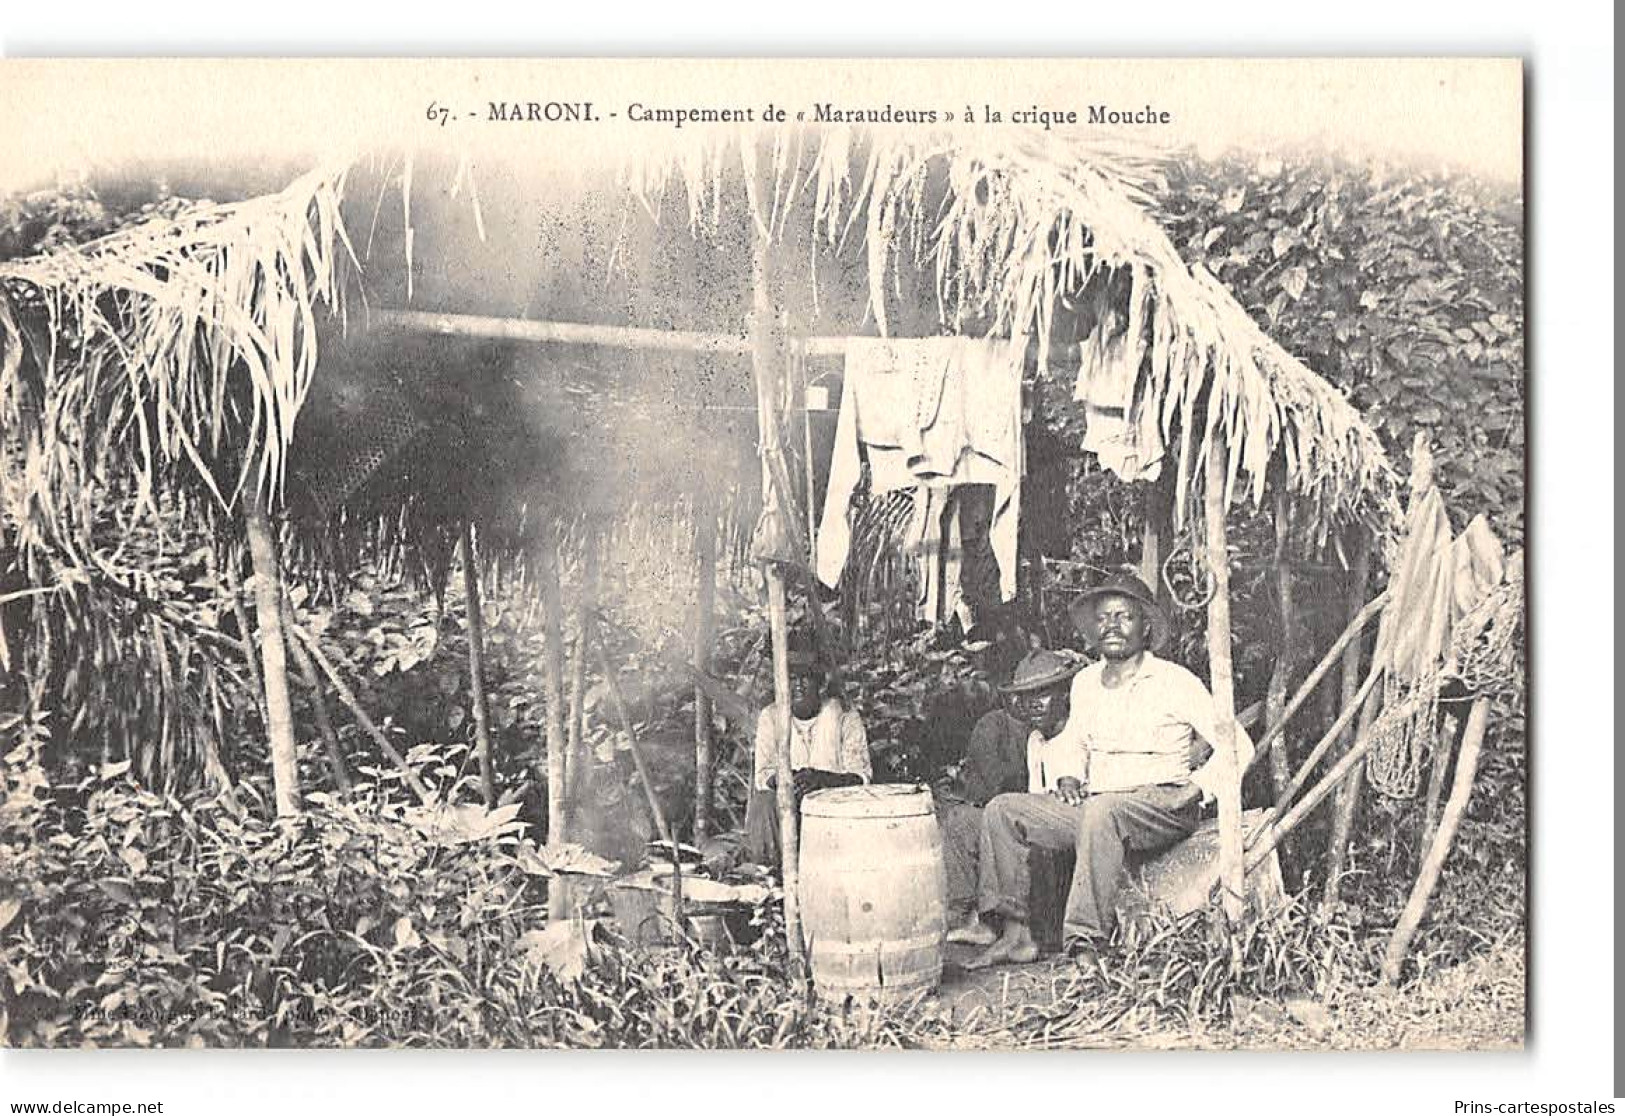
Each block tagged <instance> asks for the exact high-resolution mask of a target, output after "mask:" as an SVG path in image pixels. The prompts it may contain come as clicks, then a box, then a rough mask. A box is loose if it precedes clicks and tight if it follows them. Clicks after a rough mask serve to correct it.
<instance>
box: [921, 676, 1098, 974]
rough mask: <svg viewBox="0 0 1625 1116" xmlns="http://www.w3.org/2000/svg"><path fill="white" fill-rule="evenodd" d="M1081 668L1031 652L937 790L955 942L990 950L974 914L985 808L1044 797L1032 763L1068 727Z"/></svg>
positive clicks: (986, 935) (988, 938)
mask: <svg viewBox="0 0 1625 1116" xmlns="http://www.w3.org/2000/svg"><path fill="white" fill-rule="evenodd" d="M1081 667H1082V664H1081V663H1074V662H1073V661H1072V660H1071V659H1068V658H1066V657H1064V656H1062V655H1059V654H1057V653H1055V652H1054V651H1033V652H1030V653H1029V654H1028V655H1027V656H1026V657H1025V658H1023V659H1022V660H1021V662H1020V663H1019V664H1017V666H1016V670H1015V675H1014V677H1013V678H1012V679H1011V680H1010V683H1009V685H1006V686H1000V687H999V693H1000V694H1002V695H1003V696H1004V702H1005V704H1004V707H1003V708H1001V709H994V710H992V711H990V712H988V713H985V714H983V716H982V718H981V719H980V720H978V721H977V722H976V727H975V728H974V729H972V730H971V736H970V745H969V747H967V748H966V750H965V759H964V761H963V763H962V764H961V765H960V768H959V773H958V776H957V777H956V779H955V780H954V782H953V784H952V785H951V786H949V787H946V788H943V789H941V790H939V792H938V795H937V821H938V824H939V825H941V827H942V852H943V860H944V863H945V865H946V867H947V871H948V915H949V924H950V925H951V926H952V927H954V929H952V930H950V931H949V934H948V940H949V941H951V942H964V943H969V944H972V945H986V944H988V943H989V942H991V941H992V940H993V938H994V933H993V931H992V930H991V929H989V928H988V927H987V926H986V925H984V924H983V923H982V921H981V919H980V918H979V917H978V916H977V911H976V858H977V853H978V849H979V847H980V844H981V838H982V808H983V807H985V806H986V805H987V804H988V802H989V801H990V800H992V799H993V798H994V797H996V796H997V795H1000V794H1008V793H1012V792H1017V793H1019V792H1021V791H1023V790H1032V791H1034V792H1035V793H1041V787H1040V786H1039V785H1038V784H1037V783H1035V782H1033V779H1034V774H1035V769H1034V767H1033V766H1032V762H1031V761H1032V760H1033V759H1034V758H1035V757H1036V756H1037V755H1038V754H1039V752H1040V751H1041V749H1042V748H1043V745H1044V741H1045V740H1046V739H1047V738H1048V737H1050V736H1053V735H1055V733H1056V732H1058V731H1059V730H1060V727H1061V725H1063V724H1064V723H1065V722H1066V710H1067V695H1066V686H1067V683H1068V682H1070V681H1071V680H1072V676H1073V675H1074V674H1076V673H1077V672H1078V670H1079V669H1080V668H1081Z"/></svg>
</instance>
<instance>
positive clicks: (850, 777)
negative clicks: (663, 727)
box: [744, 640, 873, 865]
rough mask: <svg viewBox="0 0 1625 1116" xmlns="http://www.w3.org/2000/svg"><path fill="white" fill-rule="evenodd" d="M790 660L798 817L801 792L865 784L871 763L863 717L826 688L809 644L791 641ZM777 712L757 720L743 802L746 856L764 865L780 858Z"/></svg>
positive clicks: (772, 710) (819, 660)
mask: <svg viewBox="0 0 1625 1116" xmlns="http://www.w3.org/2000/svg"><path fill="white" fill-rule="evenodd" d="M789 661H790V662H789V665H790V769H791V771H792V772H793V775H792V777H793V779H794V790H795V799H796V810H797V813H798V815H799V813H800V809H801V799H802V798H803V796H805V795H808V794H811V793H812V792H813V791H817V790H825V789H827V788H830V787H850V786H856V785H857V784H859V783H867V782H868V781H869V780H870V778H871V777H872V774H873V767H872V766H871V763H870V759H869V734H868V732H867V731H866V730H865V729H864V727H863V718H862V717H861V716H859V715H858V713H857V711H856V710H853V709H848V708H847V707H846V705H845V704H844V703H843V702H842V701H841V699H840V698H839V697H837V696H835V695H834V694H831V693H827V692H826V691H827V688H828V679H829V675H828V672H827V671H826V670H825V666H824V660H823V658H822V657H821V656H820V655H819V654H818V652H817V651H816V650H815V649H814V648H813V646H812V644H811V642H810V641H807V640H798V641H794V642H792V644H791V646H790V650H789ZM776 713H777V709H776V707H775V706H772V705H769V706H768V707H767V708H766V709H764V710H762V712H761V715H760V716H758V717H757V719H756V754H755V765H754V768H753V777H752V779H751V796H750V800H749V801H748V802H747V803H746V806H745V840H744V855H745V858H746V859H748V860H750V861H753V862H754V863H757V864H765V865H776V864H778V863H779V859H780V853H779V811H778V797H777V791H776V789H775V788H776V787H777V783H778V777H777V771H778V761H777V759H776V758H775V757H776V755H777V752H778V739H779V738H778V733H777V731H776V730H777V728H778V724H777V717H776V715H775V714H776Z"/></svg>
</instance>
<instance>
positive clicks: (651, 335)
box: [368, 310, 1078, 366]
mask: <svg viewBox="0 0 1625 1116" xmlns="http://www.w3.org/2000/svg"><path fill="white" fill-rule="evenodd" d="M368 320H369V321H370V322H371V324H373V325H374V326H377V327H378V328H380V329H393V330H399V331H401V332H407V333H436V334H440V335H441V336H445V337H481V338H487V339H490V340H493V341H524V342H529V343H532V344H556V345H601V346H603V347H605V348H612V349H631V350H639V351H645V352H674V353H710V354H716V355H722V356H747V355H749V353H750V351H751V349H750V338H749V336H748V335H747V334H745V333H707V332H699V331H695V330H684V329H648V328H644V327H641V326H612V325H592V324H590V323H587V322H544V321H535V320H532V319H529V318H493V317H486V316H481V315H477V314H441V313H436V312H434V311H427V310H374V311H372V313H371V314H370V316H369V319H368ZM854 340H872V338H856V337H836V336H829V337H804V338H798V339H792V344H799V345H800V348H801V350H802V352H803V353H805V354H806V355H807V356H810V357H842V356H845V355H846V349H847V346H848V345H849V344H851V342H852V341H854ZM1027 350H1028V351H1027V359H1028V363H1032V362H1033V361H1036V360H1037V350H1038V346H1037V343H1036V342H1032V343H1029V345H1028V346H1027ZM1050 362H1051V363H1052V364H1057V365H1061V366H1068V365H1071V366H1076V364H1077V363H1078V345H1077V343H1076V342H1062V343H1059V344H1054V345H1051V346H1050Z"/></svg>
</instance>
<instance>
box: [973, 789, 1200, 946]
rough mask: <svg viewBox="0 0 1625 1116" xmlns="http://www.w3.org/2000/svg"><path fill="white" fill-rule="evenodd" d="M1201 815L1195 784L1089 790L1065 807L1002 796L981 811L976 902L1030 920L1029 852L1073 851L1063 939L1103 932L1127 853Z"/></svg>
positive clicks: (1171, 836)
mask: <svg viewBox="0 0 1625 1116" xmlns="http://www.w3.org/2000/svg"><path fill="white" fill-rule="evenodd" d="M1201 818H1202V792H1201V789H1200V788H1198V787H1197V786H1196V784H1194V783H1158V784H1156V785H1154V786H1148V787H1136V788H1135V789H1133V790H1129V791H1114V792H1109V793H1105V794H1092V795H1090V796H1089V797H1088V798H1086V799H1085V800H1084V803H1083V805H1082V806H1068V805H1067V804H1066V803H1064V802H1062V801H1061V800H1060V799H1059V798H1056V797H1054V796H1053V795H1046V794H1001V795H999V796H998V797H997V798H995V799H994V800H993V801H992V802H989V803H988V804H987V810H986V811H985V812H984V814H983V816H982V834H981V848H980V852H979V856H978V860H979V862H980V863H979V870H980V871H979V882H978V887H977V905H978V906H979V907H980V909H981V910H982V911H984V912H992V913H996V914H1001V915H1004V916H1005V917H1006V918H1013V919H1016V920H1017V921H1020V922H1026V921H1028V917H1029V915H1028V912H1029V894H1030V892H1031V890H1032V876H1031V874H1030V871H1029V869H1028V867H1027V853H1028V850H1029V849H1030V848H1033V847H1037V848H1043V849H1076V850H1077V861H1076V864H1075V866H1074V867H1073V870H1072V890H1071V892H1070V893H1069V894H1068V896H1067V901H1066V915H1065V919H1064V921H1063V923H1062V934H1063V936H1064V937H1065V938H1066V939H1067V940H1071V939H1073V938H1083V939H1088V940H1095V939H1102V938H1105V937H1107V936H1108V935H1109V934H1110V933H1111V930H1112V922H1113V919H1114V917H1115V914H1114V910H1113V904H1114V901H1115V900H1116V898H1117V889H1118V886H1119V884H1120V877H1121V875H1122V872H1123V861H1124V859H1125V857H1126V856H1127V854H1128V853H1129V852H1130V851H1133V852H1138V853H1149V852H1155V851H1157V850H1158V849H1165V848H1167V847H1168V846H1169V845H1172V844H1174V843H1175V842H1177V841H1181V840H1184V839H1185V838H1186V837H1189V836H1190V835H1191V833H1192V831H1194V830H1195V829H1196V826H1197V824H1198V823H1199V822H1200V821H1201Z"/></svg>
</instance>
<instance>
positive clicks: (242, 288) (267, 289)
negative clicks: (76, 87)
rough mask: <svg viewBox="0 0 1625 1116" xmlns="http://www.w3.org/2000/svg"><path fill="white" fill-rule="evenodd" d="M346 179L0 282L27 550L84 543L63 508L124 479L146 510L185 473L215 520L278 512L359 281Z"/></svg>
mask: <svg viewBox="0 0 1625 1116" xmlns="http://www.w3.org/2000/svg"><path fill="white" fill-rule="evenodd" d="M344 177H345V170H344V169H343V168H342V167H340V168H326V169H322V170H317V171H313V172H311V173H309V174H306V175H303V176H302V177H300V178H298V179H296V180H295V181H294V182H292V183H291V184H290V185H289V186H288V187H287V188H286V189H284V190H282V191H281V192H280V193H277V194H272V195H269V196H266V197H259V198H253V199H250V200H248V201H243V202H238V203H233V204H227V205H217V204H212V203H206V202H202V203H196V204H193V205H191V206H189V207H187V208H185V209H184V210H183V211H182V212H180V213H179V214H178V215H176V216H172V217H162V218H155V219H152V220H149V221H146V222H143V223H141V224H137V225H134V226H131V227H129V228H125V229H122V230H120V231H118V232H115V233H113V234H112V235H110V236H107V237H104V238H103V239H101V240H97V241H94V242H91V243H89V244H85V245H81V246H77V247H65V248H60V249H58V250H56V251H53V252H51V253H49V254H47V255H42V256H35V257H30V258H27V259H23V260H18V261H14V262H10V263H6V264H3V265H0V327H3V333H4V344H5V352H4V358H3V366H0V423H4V425H5V426H6V427H7V429H8V430H9V431H11V432H12V435H13V437H15V438H16V443H15V445H16V448H17V449H18V450H19V451H20V453H21V460H20V463H19V464H18V465H17V467H16V468H15V469H13V470H12V471H11V472H10V474H9V478H8V479H9V480H10V481H11V482H12V483H13V484H14V485H16V488H14V489H13V490H10V491H8V492H7V493H6V495H7V497H8V504H9V506H11V507H14V508H23V509H27V510H28V512H29V514H28V515H26V516H24V517H22V518H23V520H24V523H23V530H24V542H25V543H29V542H33V541H36V539H37V535H35V534H33V533H32V532H34V531H36V530H45V531H48V532H50V533H51V534H53V535H55V536H56V537H57V540H58V541H59V542H64V541H65V540H66V538H68V537H70V536H74V535H76V534H77V535H79V536H80V537H81V538H82V537H83V531H84V529H85V527H86V525H85V524H84V523H83V522H74V520H73V516H72V512H71V508H72V505H73V504H74V500H73V499H72V497H73V494H75V493H79V492H83V491H84V490H86V489H88V488H89V487H90V486H91V485H92V484H93V483H94V478H97V477H109V476H111V477H120V478H127V479H128V480H129V482H130V483H131V484H132V485H133V486H134V490H135V492H136V494H137V497H138V499H140V500H141V501H142V502H144V503H146V504H147V505H148V506H149V507H150V506H151V505H152V503H153V500H154V493H155V492H156V491H157V490H158V489H159V488H160V487H162V486H163V485H164V483H165V480H166V479H167V478H170V477H173V476H174V475H175V473H176V470H175V467H176V466H178V465H183V464H184V465H187V466H190V467H191V469H190V475H191V476H192V477H193V478H195V479H196V480H199V481H201V483H202V486H203V487H204V488H205V489H206V490H207V491H208V492H209V493H210V494H211V495H212V496H213V498H214V501H215V503H216V504H217V505H218V506H219V507H222V508H230V507H232V506H233V505H234V504H235V503H236V502H237V501H238V499H239V498H241V497H242V495H243V494H244V492H245V491H249V490H250V488H251V487H252V489H253V490H257V491H259V492H261V493H262V494H263V495H265V496H266V498H267V499H270V500H272V501H273V502H274V501H275V499H276V497H277V494H278V491H279V489H280V487H281V484H282V478H283V475H284V471H285V466H286V450H287V447H288V445H289V443H290V441H291V440H292V437H293V429H294V421H295V419H296V418H297V416H298V414H299V409H300V407H301V405H302V404H303V402H304V400H305V396H306V393H307V392H308V390H309V388H310V385H311V381H312V378H313V377H314V375H315V371H316V350H317V333H318V328H319V320H318V313H319V312H326V313H337V314H340V315H342V312H343V306H344V292H345V287H346V280H347V269H348V268H349V267H352V266H358V265H356V262H355V257H354V253H353V252H352V250H351V247H350V243H349V238H348V235H347V234H346V232H345V230H344V226H343V222H342V220H341V218H340V213H339V206H340V200H341V196H342V192H343V184H344ZM24 320H27V321H29V322H32V323H34V324H35V325H36V326H37V328H38V330H39V331H40V332H39V333H38V334H37V335H36V333H35V331H33V330H30V329H28V328H24V327H23V325H22V323H23V321H24ZM25 354H26V356H28V357H31V358H32V367H31V369H30V370H29V374H23V360H24V356H25Z"/></svg>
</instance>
